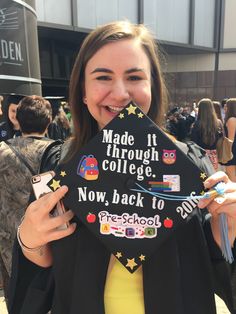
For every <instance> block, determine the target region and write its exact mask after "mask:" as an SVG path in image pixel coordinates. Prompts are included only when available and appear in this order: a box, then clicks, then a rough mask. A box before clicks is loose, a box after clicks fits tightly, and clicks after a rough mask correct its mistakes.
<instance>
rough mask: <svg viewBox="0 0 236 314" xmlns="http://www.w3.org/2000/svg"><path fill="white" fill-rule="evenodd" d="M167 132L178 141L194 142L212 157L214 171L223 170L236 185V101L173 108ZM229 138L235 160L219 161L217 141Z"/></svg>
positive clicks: (209, 101)
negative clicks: (223, 162)
mask: <svg viewBox="0 0 236 314" xmlns="http://www.w3.org/2000/svg"><path fill="white" fill-rule="evenodd" d="M166 129H167V130H168V132H169V133H170V134H171V135H173V136H174V137H175V138H176V139H178V140H179V141H183V142H187V141H193V142H195V143H196V144H198V145H199V146H201V147H202V148H203V149H205V151H206V153H207V155H208V156H209V158H210V160H211V162H212V164H213V166H214V169H215V170H223V171H225V172H226V173H227V175H228V176H229V178H230V179H231V180H232V181H234V182H236V138H235V134H236V98H225V99H223V100H222V101H221V102H219V101H214V100H211V99H209V98H203V99H200V100H199V102H198V103H196V102H193V103H192V104H189V105H185V106H177V105H175V106H173V105H172V108H171V109H170V110H169V111H168V113H167V115H166ZM222 136H226V137H228V138H229V139H230V140H231V141H232V154H233V158H232V159H231V160H229V161H228V162H227V163H225V164H222V163H219V162H218V157H217V150H216V146H217V141H218V140H219V138H220V137H222Z"/></svg>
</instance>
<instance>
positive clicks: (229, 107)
mask: <svg viewBox="0 0 236 314" xmlns="http://www.w3.org/2000/svg"><path fill="white" fill-rule="evenodd" d="M224 127H225V133H226V136H227V137H228V138H229V139H230V140H232V141H233V145H232V153H233V158H232V159H231V160H230V161H228V162H227V163H226V164H224V166H225V171H226V173H227V175H228V176H229V178H230V180H232V181H233V182H236V138H235V134H236V98H229V99H228V100H227V101H226V114H225V125H224Z"/></svg>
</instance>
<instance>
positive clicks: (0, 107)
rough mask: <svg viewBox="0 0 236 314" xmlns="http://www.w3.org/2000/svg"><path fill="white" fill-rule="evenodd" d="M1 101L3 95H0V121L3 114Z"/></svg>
mask: <svg viewBox="0 0 236 314" xmlns="http://www.w3.org/2000/svg"><path fill="white" fill-rule="evenodd" d="M2 102H3V96H2V95H0V121H1V118H2V115H3V113H2Z"/></svg>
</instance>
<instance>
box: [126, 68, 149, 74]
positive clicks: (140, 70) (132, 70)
mask: <svg viewBox="0 0 236 314" xmlns="http://www.w3.org/2000/svg"><path fill="white" fill-rule="evenodd" d="M133 72H145V71H144V69H142V68H131V69H128V70H126V71H125V73H127V74H129V73H133Z"/></svg>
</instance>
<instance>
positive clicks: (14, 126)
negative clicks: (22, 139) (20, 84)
mask: <svg viewBox="0 0 236 314" xmlns="http://www.w3.org/2000/svg"><path fill="white" fill-rule="evenodd" d="M23 97H24V96H22V95H16V94H12V95H9V96H8V97H7V100H6V108H4V109H5V110H4V112H3V122H2V123H0V142H1V141H6V140H8V139H10V138H13V137H17V136H20V135H21V132H20V126H19V122H18V121H17V119H16V109H17V107H18V104H19V102H20V100H21V99H22V98H23Z"/></svg>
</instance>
